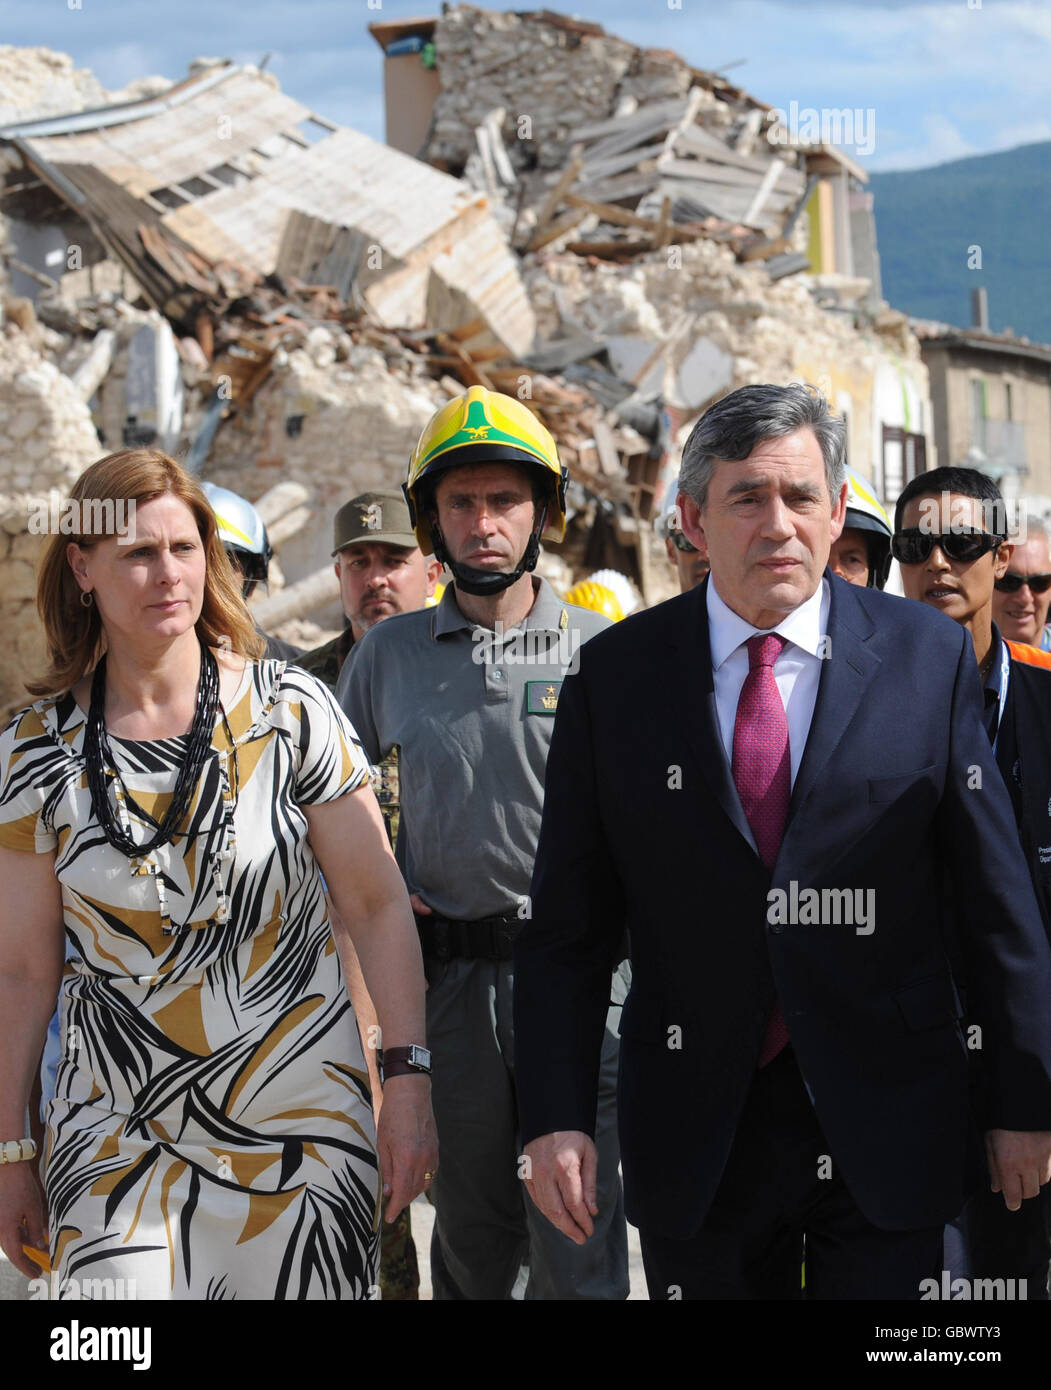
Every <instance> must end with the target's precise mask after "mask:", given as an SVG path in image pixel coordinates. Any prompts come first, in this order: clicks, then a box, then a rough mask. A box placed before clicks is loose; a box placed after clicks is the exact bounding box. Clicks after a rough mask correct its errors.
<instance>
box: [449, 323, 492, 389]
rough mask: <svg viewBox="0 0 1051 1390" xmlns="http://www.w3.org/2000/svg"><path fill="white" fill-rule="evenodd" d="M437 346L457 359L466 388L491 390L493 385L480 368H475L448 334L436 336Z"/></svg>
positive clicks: (467, 355)
mask: <svg viewBox="0 0 1051 1390" xmlns="http://www.w3.org/2000/svg"><path fill="white" fill-rule="evenodd" d="M437 340H438V346H439V347H440V348H443V349H444V350H445V351H446V352H448V353H450V354H451V355H452V356H453V357H455V358H456V359H457V362H458V366H459V372H460V375H461V376H462V377H463V379H464V381H465V382H466V383H467V385H468V386H484V387H485V388H486V390H487V391H491V390H492V389H493V383H492V381H491V380H490V378H489V377H488V376H487V375H486V374H485V372H484V371H482V369H481V368H480V367H476V366H475V364H474V362H473V361H472V360H471V355H470V353H468V352H467V351H465V349H464V348H462V347H461V346H460V344H459V343H458V342H457V341H456V339H455V338H453V337H452V336H451V335H450V334H448V333H439V334H437Z"/></svg>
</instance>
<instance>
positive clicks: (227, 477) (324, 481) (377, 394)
mask: <svg viewBox="0 0 1051 1390" xmlns="http://www.w3.org/2000/svg"><path fill="white" fill-rule="evenodd" d="M335 336H336V335H334V334H328V333H327V332H326V331H324V330H322V331H321V332H318V333H317V334H316V336H314V335H312V341H311V343H310V349H311V350H307V349H305V348H297V349H295V350H294V351H292V352H290V353H287V354H286V353H284V352H279V353H278V356H277V358H276V359H275V364H274V369H273V371H272V372H271V374H270V376H269V377H268V378H267V380H266V382H265V383H264V385H263V386H262V387H261V388H260V390H259V392H258V393H257V395H256V396H255V398H254V399H253V401H252V403H251V406H250V407H249V409H248V410H247V411H246V412H245V413H244V415H243V416H241V417H240V418H235V419H231V420H230V421H228V422H227V423H225V424H224V425H223V426H222V428H221V429H220V430H219V433H218V435H217V436H216V440H215V444H214V445H213V447H212V450H211V454H210V456H209V460H208V463H207V465H206V468H205V476H206V477H207V478H208V479H209V480H210V481H211V482H214V483H218V484H220V485H221V486H222V487H229V488H232V489H233V490H234V491H235V492H240V493H242V494H243V495H244V496H245V497H247V498H249V500H251V501H255V500H256V499H257V498H259V497H261V496H262V494H263V493H264V492H266V491H267V489H268V488H270V487H273V485H274V484H275V483H277V482H284V481H291V482H298V483H302V484H304V486H306V487H307V488H309V489H310V492H311V494H312V496H313V505H314V516H313V518H312V520H311V522H310V523H309V524H308V525H307V526H305V527H304V528H303V529H302V530H301V531H300V532H299V533H298V534H297V535H295V536H293V537H292V538H291V539H290V540H289V541H288V542H286V544H285V545H284V547H283V548H282V551H281V567H282V570H283V573H284V577H285V580H286V582H288V583H292V582H294V581H295V580H297V579H301V578H303V577H304V576H306V575H308V574H310V573H312V572H313V571H315V570H317V569H319V568H320V567H321V566H323V565H324V564H325V563H327V561H328V560H329V557H330V553H331V550H332V522H333V517H334V516H335V513H336V511H337V510H338V509H339V507H341V506H342V505H343V503H344V502H346V501H348V500H349V499H350V498H351V497H354V496H355V495H356V494H357V493H359V492H364V491H365V490H366V489H367V488H392V487H400V486H401V484H402V483H403V482H404V480H405V473H406V468H407V466H408V462H409V455H410V454H411V452H412V449H413V447H414V445H415V444H416V441H417V439H418V438H419V435H420V431H421V429H422V428H423V426H424V425H425V424H426V422H427V420H428V419H429V418H430V416H431V415H432V414H433V413H434V411H435V410H436V409H437V408H438V407H439V406H441V405H444V403H445V401H446V400H447V399H448V396H447V394H446V392H445V391H444V390H443V388H442V387H441V386H440V385H439V384H438V383H437V382H436V381H433V380H431V379H430V378H429V377H423V376H411V375H409V374H408V372H404V373H403V372H399V371H397V370H392V369H391V367H390V366H389V365H388V363H387V360H386V358H385V357H384V354H383V353H382V352H380V351H378V350H376V349H375V348H370V347H367V346H362V345H353V344H351V345H350V346H349V349H348V350H347V356H346V357H345V359H344V360H343V361H338V362H336V361H333V360H332V357H333V355H334V347H333V342H334V338H335ZM342 336H343V337H345V336H346V335H342ZM348 341H349V340H348ZM342 350H343V347H342V345H341V351H342Z"/></svg>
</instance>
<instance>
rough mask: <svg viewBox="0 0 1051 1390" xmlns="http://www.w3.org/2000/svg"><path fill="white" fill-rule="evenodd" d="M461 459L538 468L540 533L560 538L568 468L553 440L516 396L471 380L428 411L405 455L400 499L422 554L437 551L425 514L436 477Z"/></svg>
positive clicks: (563, 533) (546, 537)
mask: <svg viewBox="0 0 1051 1390" xmlns="http://www.w3.org/2000/svg"><path fill="white" fill-rule="evenodd" d="M466 463H517V464H523V465H525V466H526V467H527V468H529V469H531V470H539V471H541V472H542V473H543V475H544V478H545V480H546V482H547V484H548V490H549V492H550V493H551V500H550V502H549V503H548V508H547V512H546V513H545V525H544V528H543V532H542V536H541V537H540V538H542V539H546V540H552V541H560V540H561V539H562V538H563V536H564V535H565V534H566V483H567V482H568V481H569V474H568V471H567V470H566V469H565V468H563V467H562V465H561V463H560V462H559V459H558V449H557V447H556V445H555V441H554V440H553V439H552V437H551V435H550V434H549V433H548V431H547V430H546V429H545V428H544V426H543V425H542V424H541V423H540V421H539V420H538V419H537V418H536V416H535V415H534V414H533V413H532V411H531V410H527V409H526V407H525V406H524V405H523V404H522V403H521V401H516V400H515V399H514V397H513V396H505V395H503V394H501V392H499V391H488V390H486V388H485V387H484V386H472V387H471V388H470V389H469V390H468V391H467V393H466V394H465V395H463V396H456V397H455V398H454V399H453V400H451V401H449V402H448V404H446V405H443V406H442V408H441V409H440V410H438V411H436V412H435V414H434V415H432V416H431V418H430V420H428V422H427V424H426V425H425V426H424V428H423V433H422V434H421V435H420V438H419V442H418V443H417V445H416V448H415V449H414V450H413V451H412V457H411V458H410V460H409V476H408V478H407V479H406V481H405V485H404V492H405V500H406V501H407V502H408V504H409V519H410V521H411V522H412V526H413V529H414V531H415V532H416V540H417V542H418V543H419V547H420V549H421V550H422V551H423V553H424V554H425V555H432V554H437V553H438V552H437V549H436V547H435V543H434V538H433V536H432V535H431V523H430V518H429V516H428V515H427V512H428V505H427V504H428V501H429V493H430V492H431V490H432V489H433V487H434V482H435V479H436V478H437V477H438V475H439V474H441V473H443V472H445V470H446V469H448V468H460V467H462V465H463V464H466ZM552 513H553V514H552ZM540 538H538V539H540ZM438 558H439V559H441V558H443V557H442V556H440V555H439V557H438ZM529 568H532V566H530V567H529Z"/></svg>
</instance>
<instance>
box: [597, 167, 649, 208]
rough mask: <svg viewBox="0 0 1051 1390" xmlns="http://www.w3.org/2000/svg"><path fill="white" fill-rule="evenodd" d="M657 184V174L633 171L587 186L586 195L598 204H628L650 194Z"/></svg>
mask: <svg viewBox="0 0 1051 1390" xmlns="http://www.w3.org/2000/svg"><path fill="white" fill-rule="evenodd" d="M655 182H656V174H655V172H654V173H642V172H640V171H639V170H636V169H632V170H631V172H630V173H628V174H615V175H614V176H613V178H611V179H601V180H600V181H599V182H597V183H589V184H586V185H585V187H586V189H587V193H586V195H584V194H583V193H582V195H581V196H587V197H589V198H590V199H591V200H592V202H596V203H618V202H621V201H623V202H627V201H629V200H630V199H633V198H635V199H638V198H642V197H644V196H645V195H646V194H647V193H649V192H650V191H651V190H652V188H653V185H654V183H655Z"/></svg>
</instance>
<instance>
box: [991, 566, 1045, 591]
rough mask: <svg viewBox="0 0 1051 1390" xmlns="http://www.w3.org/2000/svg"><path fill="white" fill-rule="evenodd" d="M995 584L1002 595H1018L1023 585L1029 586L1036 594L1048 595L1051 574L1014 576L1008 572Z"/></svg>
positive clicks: (995, 581)
mask: <svg viewBox="0 0 1051 1390" xmlns="http://www.w3.org/2000/svg"><path fill="white" fill-rule="evenodd" d="M993 582H994V584H995V585H996V587H997V588H998V589H999V590H1000V592H1001V593H1002V594H1017V593H1018V590H1019V589H1020V588H1021V587H1022V585H1023V584H1028V585H1029V587H1030V589H1031V590H1032V591H1033V593H1034V594H1046V593H1047V591H1048V589H1051V574H1012V573H1011V571H1010V570H1008V571H1007V573H1006V574H1005V575H1004V577H1003V579H996V580H994V581H993Z"/></svg>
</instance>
